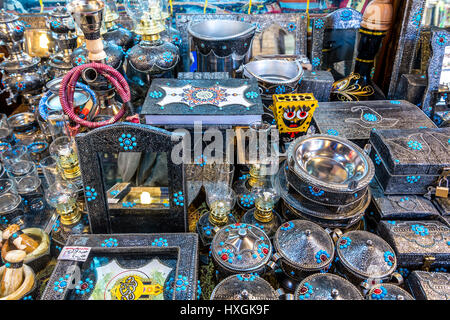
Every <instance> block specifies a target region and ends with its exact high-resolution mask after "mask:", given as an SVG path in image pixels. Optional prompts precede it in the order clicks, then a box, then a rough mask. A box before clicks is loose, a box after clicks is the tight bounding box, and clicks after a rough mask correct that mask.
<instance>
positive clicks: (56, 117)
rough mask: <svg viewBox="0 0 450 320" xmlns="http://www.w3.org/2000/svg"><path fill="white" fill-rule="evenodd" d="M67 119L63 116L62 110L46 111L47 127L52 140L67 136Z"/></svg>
mask: <svg viewBox="0 0 450 320" xmlns="http://www.w3.org/2000/svg"><path fill="white" fill-rule="evenodd" d="M67 121H69V117H68V116H67V115H66V114H64V112H63V110H62V109H59V110H55V109H50V108H49V109H48V110H47V125H48V129H49V131H50V134H51V136H52V138H53V139H57V138H59V137H63V136H67V131H66V122H67Z"/></svg>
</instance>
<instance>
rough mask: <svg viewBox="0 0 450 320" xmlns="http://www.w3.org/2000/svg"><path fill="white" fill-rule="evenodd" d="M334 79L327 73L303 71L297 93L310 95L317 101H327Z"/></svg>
mask: <svg viewBox="0 0 450 320" xmlns="http://www.w3.org/2000/svg"><path fill="white" fill-rule="evenodd" d="M333 83H334V78H333V75H332V74H331V72H329V71H305V73H304V74H303V78H302V81H301V82H300V85H299V87H298V88H297V92H298V93H312V94H314V98H316V99H317V101H319V102H322V101H329V100H330V93H331V88H332V86H333Z"/></svg>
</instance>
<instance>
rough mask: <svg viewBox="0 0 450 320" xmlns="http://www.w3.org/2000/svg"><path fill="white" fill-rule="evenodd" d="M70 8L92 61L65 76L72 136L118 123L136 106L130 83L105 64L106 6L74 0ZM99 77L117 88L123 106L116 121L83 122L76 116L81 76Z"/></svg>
mask: <svg viewBox="0 0 450 320" xmlns="http://www.w3.org/2000/svg"><path fill="white" fill-rule="evenodd" d="M67 6H68V11H70V12H71V14H72V16H73V18H74V20H75V22H76V23H77V24H78V25H79V26H80V28H81V29H82V31H83V33H84V36H85V39H86V49H87V50H88V51H89V56H88V58H89V60H90V61H91V63H88V64H84V65H80V66H77V67H75V68H73V69H72V70H70V71H69V72H68V73H67V74H66V75H65V76H64V78H63V80H62V82H61V87H60V89H59V99H60V102H61V106H62V109H63V111H64V113H66V114H67V115H68V117H69V118H70V119H71V120H72V121H74V122H75V123H76V125H75V126H74V127H71V126H70V125H69V131H70V135H71V136H73V135H75V134H76V133H77V132H78V130H79V128H80V126H84V127H88V128H90V129H94V128H98V127H102V126H105V125H109V124H113V123H116V122H117V121H119V120H120V119H121V118H122V117H123V116H124V115H125V112H126V110H127V108H129V110H131V111H133V107H132V105H131V102H130V100H131V94H130V88H129V86H128V83H127V81H126V80H125V79H124V77H123V76H122V75H121V74H120V73H119V72H118V71H117V70H115V69H114V68H112V67H110V66H108V65H106V64H104V63H103V62H105V60H106V58H107V56H106V53H105V51H104V50H103V42H102V39H101V35H100V27H101V23H102V20H103V11H104V8H105V3H104V2H103V1H101V0H73V1H71V2H70V3H69V4H68V5H67ZM99 75H101V76H103V77H104V78H105V79H106V80H108V81H109V83H110V84H112V85H113V86H114V87H115V89H116V91H117V93H118V94H119V96H120V97H121V99H122V101H123V104H122V107H121V109H120V110H119V112H118V113H117V114H116V115H115V116H114V117H113V118H111V119H109V120H106V121H101V122H92V121H88V120H84V119H82V118H80V117H79V116H78V115H77V114H75V112H74V105H73V102H74V101H73V96H74V92H75V87H76V84H77V81H78V79H79V78H80V76H82V77H83V79H84V80H85V81H86V82H87V83H94V82H95V81H96V80H97V79H98V76H99ZM136 117H137V115H135V116H133V117H131V121H133V122H136V121H135V120H136Z"/></svg>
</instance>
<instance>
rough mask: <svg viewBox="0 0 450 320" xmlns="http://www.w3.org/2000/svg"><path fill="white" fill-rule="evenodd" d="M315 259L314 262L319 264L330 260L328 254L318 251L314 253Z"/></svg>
mask: <svg viewBox="0 0 450 320" xmlns="http://www.w3.org/2000/svg"><path fill="white" fill-rule="evenodd" d="M315 258H316V262H317V263H319V264H320V263H322V262H324V261H327V260H328V259H330V254H329V253H328V252H326V251H325V250H319V251H318V252H317V253H316V255H315Z"/></svg>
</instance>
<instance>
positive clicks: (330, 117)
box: [313, 100, 436, 147]
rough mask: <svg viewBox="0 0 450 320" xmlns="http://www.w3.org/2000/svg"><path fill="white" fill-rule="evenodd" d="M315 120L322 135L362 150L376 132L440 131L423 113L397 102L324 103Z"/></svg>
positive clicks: (416, 108)
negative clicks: (382, 130)
mask: <svg viewBox="0 0 450 320" xmlns="http://www.w3.org/2000/svg"><path fill="white" fill-rule="evenodd" d="M313 119H314V121H315V123H316V126H317V128H318V130H319V133H323V134H330V135H335V136H339V137H342V138H345V139H349V140H351V141H353V142H355V143H356V144H358V145H359V146H361V147H364V144H366V143H367V141H368V140H369V137H370V133H371V132H372V131H374V130H380V129H412V128H422V127H426V128H436V125H435V124H434V123H433V122H432V121H431V120H430V119H429V118H428V117H427V116H426V115H425V113H423V111H422V110H421V109H419V108H418V107H416V106H415V105H413V104H411V103H409V102H407V101H396V100H380V101H364V102H360V101H351V102H321V103H319V106H318V107H317V108H316V111H315V112H314V116H313Z"/></svg>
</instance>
